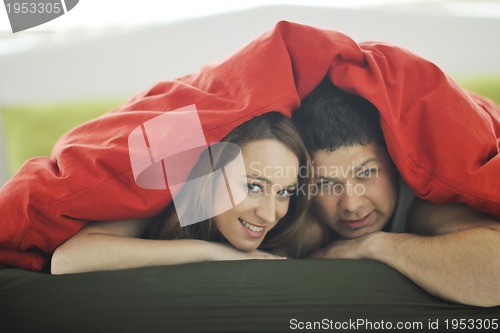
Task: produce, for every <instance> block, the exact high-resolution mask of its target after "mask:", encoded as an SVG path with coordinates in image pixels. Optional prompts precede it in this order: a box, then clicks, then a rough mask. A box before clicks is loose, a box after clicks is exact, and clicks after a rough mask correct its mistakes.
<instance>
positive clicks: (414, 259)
mask: <svg viewBox="0 0 500 333" xmlns="http://www.w3.org/2000/svg"><path fill="white" fill-rule="evenodd" d="M365 241H366V243H365V244H364V245H365V246H361V249H362V250H361V251H362V253H361V255H362V256H363V257H366V258H370V259H374V260H378V261H381V262H384V263H386V264H387V265H389V266H391V267H393V268H394V269H396V270H398V271H399V272H401V273H402V274H404V275H406V276H407V277H408V278H410V279H411V280H413V281H414V282H415V283H417V284H418V285H420V286H421V287H422V288H424V289H426V290H427V291H429V292H430V293H432V294H434V295H436V296H438V297H441V298H444V299H447V300H450V301H454V302H459V303H464V304H469V305H478V306H496V305H500V280H499V279H498V277H499V276H500V232H498V231H495V230H491V229H487V228H472V229H467V230H462V231H458V232H455V233H451V234H447V235H440V236H430V237H424V236H418V235H411V234H392V233H376V234H373V235H370V237H367V238H366V239H365Z"/></svg>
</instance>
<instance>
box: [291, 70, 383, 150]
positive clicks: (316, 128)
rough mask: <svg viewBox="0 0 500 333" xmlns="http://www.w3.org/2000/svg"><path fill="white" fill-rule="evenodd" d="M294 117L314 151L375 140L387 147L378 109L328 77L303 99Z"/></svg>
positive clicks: (309, 148)
mask: <svg viewBox="0 0 500 333" xmlns="http://www.w3.org/2000/svg"><path fill="white" fill-rule="evenodd" d="M292 118H293V120H294V121H295V123H296V124H297V128H298V129H299V132H300V135H301V136H302V139H303V140H304V143H305V145H306V147H307V149H308V150H309V151H310V152H311V153H314V152H317V151H319V150H327V151H334V150H336V149H338V148H341V147H346V146H353V145H356V144H363V145H366V144H370V143H372V142H376V143H378V144H380V145H382V146H383V147H385V140H384V136H383V134H382V129H381V127H380V117H379V112H378V110H377V108H376V107H375V106H374V105H373V104H371V103H370V102H369V101H367V100H366V99H364V98H363V97H361V96H358V95H353V94H350V93H347V92H345V91H343V90H340V89H338V88H337V87H335V86H334V85H333V84H332V83H331V82H330V80H329V79H327V78H325V79H324V80H323V81H322V82H321V83H320V84H319V85H318V86H317V87H316V88H315V89H314V90H313V91H312V92H311V93H310V94H309V95H308V96H307V97H305V98H304V99H303V100H302V103H301V106H300V108H299V109H297V110H295V111H294V112H293V114H292Z"/></svg>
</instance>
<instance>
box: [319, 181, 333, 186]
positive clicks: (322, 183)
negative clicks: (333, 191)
mask: <svg viewBox="0 0 500 333" xmlns="http://www.w3.org/2000/svg"><path fill="white" fill-rule="evenodd" d="M318 185H319V186H321V187H329V186H334V185H335V183H334V182H333V181H331V180H320V181H319V182H318Z"/></svg>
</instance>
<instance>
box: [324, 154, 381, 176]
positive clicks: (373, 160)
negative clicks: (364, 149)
mask: <svg viewBox="0 0 500 333" xmlns="http://www.w3.org/2000/svg"><path fill="white" fill-rule="evenodd" d="M371 162H378V159H376V158H375V157H371V158H369V159H367V160H366V161H363V162H362V163H361V164H359V165H356V166H353V170H355V171H358V170H361V169H363V168H364V167H365V166H366V165H367V164H369V163H371ZM320 170H322V168H320ZM316 178H317V179H324V180H328V181H333V182H338V181H340V180H341V178H339V177H329V176H323V175H321V174H318V175H317V176H316Z"/></svg>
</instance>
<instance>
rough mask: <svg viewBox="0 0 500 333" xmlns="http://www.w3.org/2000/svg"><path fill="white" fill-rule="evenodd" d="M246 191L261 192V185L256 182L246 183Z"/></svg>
mask: <svg viewBox="0 0 500 333" xmlns="http://www.w3.org/2000/svg"><path fill="white" fill-rule="evenodd" d="M247 188H248V192H250V193H253V194H258V193H260V192H262V186H261V185H260V184H257V183H247Z"/></svg>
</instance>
